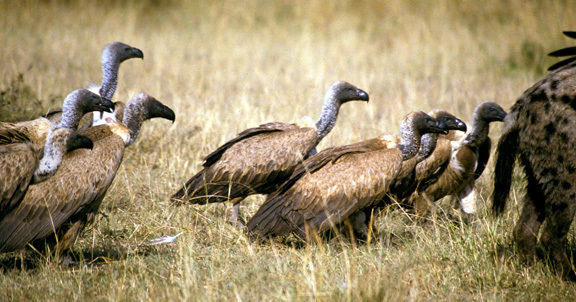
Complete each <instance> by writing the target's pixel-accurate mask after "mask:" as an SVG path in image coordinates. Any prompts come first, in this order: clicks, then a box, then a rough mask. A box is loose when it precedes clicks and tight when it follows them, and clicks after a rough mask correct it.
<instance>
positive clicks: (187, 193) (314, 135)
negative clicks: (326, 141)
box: [171, 82, 368, 223]
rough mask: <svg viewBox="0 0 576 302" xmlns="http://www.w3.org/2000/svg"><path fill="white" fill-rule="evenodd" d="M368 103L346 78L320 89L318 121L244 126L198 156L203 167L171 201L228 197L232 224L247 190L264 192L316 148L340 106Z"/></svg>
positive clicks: (210, 200) (253, 192)
mask: <svg viewBox="0 0 576 302" xmlns="http://www.w3.org/2000/svg"><path fill="white" fill-rule="evenodd" d="M349 101H368V94H367V93H366V92H364V91H362V90H361V89H358V88H357V87H355V86H353V85H351V84H349V83H346V82H335V83H333V84H332V86H331V87H330V89H328V91H327V92H326V95H325V98H324V105H323V108H322V114H321V117H320V119H319V120H318V121H317V122H316V123H314V121H306V120H305V121H304V122H302V123H299V124H285V123H268V124H264V125H260V126H259V127H255V128H250V129H247V130H244V131H243V132H241V133H240V134H238V136H237V137H236V138H234V139H232V140H230V141H228V142H226V143H225V144H224V145H222V146H220V147H219V148H218V149H216V150H215V151H214V152H212V153H211V154H209V155H208V156H207V157H206V158H205V159H204V164H203V169H202V170H201V171H200V172H198V173H197V174H196V175H194V176H193V177H192V178H190V179H189V180H188V181H187V182H186V184H185V185H184V187H182V188H181V189H180V190H179V191H178V192H176V193H175V194H174V195H172V197H171V200H172V201H173V202H174V203H176V204H181V203H185V202H190V203H193V204H205V203H213V202H225V201H228V200H230V201H231V202H232V204H233V205H234V209H233V213H232V217H231V219H230V220H231V221H232V222H233V223H236V222H237V218H238V209H239V203H240V201H242V200H243V199H244V198H246V197H247V196H249V195H252V194H269V193H271V192H273V191H274V190H275V189H277V188H278V186H279V185H280V184H282V183H283V182H284V181H285V180H286V179H287V178H288V177H289V176H290V174H292V172H293V171H294V167H296V165H298V164H299V163H301V162H302V161H303V160H304V159H306V158H307V157H308V156H310V155H311V154H314V153H315V152H316V150H315V148H316V145H317V144H318V143H319V142H320V141H321V140H322V138H324V136H326V135H327V134H328V133H329V132H330V131H331V130H332V128H333V127H334V125H335V123H336V118H337V116H338V112H339V109H340V106H341V105H342V104H343V103H346V102H349Z"/></svg>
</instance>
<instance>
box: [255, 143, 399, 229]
mask: <svg viewBox="0 0 576 302" xmlns="http://www.w3.org/2000/svg"><path fill="white" fill-rule="evenodd" d="M386 138H387V137H381V139H371V140H367V141H364V142H360V143H356V144H353V145H349V146H342V147H335V148H329V149H326V150H324V151H322V152H320V153H318V154H317V155H315V156H313V157H311V158H310V159H308V160H306V161H305V162H304V164H303V165H301V166H300V167H299V168H298V169H297V170H296V171H295V172H294V174H293V176H292V177H291V179H290V180H289V181H288V182H287V183H285V184H284V185H283V186H282V187H281V188H280V189H279V190H278V191H276V192H274V193H273V194H271V195H270V196H269V197H268V198H267V200H266V202H265V203H264V204H263V205H262V206H261V207H260V209H259V210H258V212H257V213H256V214H255V215H254V216H253V217H252V219H251V220H250V221H249V222H248V229H249V231H250V232H253V233H255V234H258V236H261V237H268V236H277V235H284V234H288V233H290V232H296V233H298V234H299V235H300V236H304V235H305V232H306V228H307V227H308V228H313V229H315V230H318V231H320V232H322V231H324V230H327V229H328V228H329V227H331V226H332V225H333V224H334V223H338V222H341V221H342V220H343V219H345V218H347V217H348V216H350V215H351V214H352V213H354V212H356V211H359V210H360V209H363V208H365V207H368V206H370V205H371V204H372V202H373V201H374V200H379V199H381V198H383V197H384V195H385V194H386V192H387V190H388V188H389V186H390V184H391V182H392V180H393V179H394V177H395V176H396V173H397V172H398V171H399V168H400V166H401V163H402V152H401V151H400V150H399V149H397V148H390V147H391V145H390V142H389V141H388V140H386Z"/></svg>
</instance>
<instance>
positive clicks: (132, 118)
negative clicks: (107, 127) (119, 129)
mask: <svg viewBox="0 0 576 302" xmlns="http://www.w3.org/2000/svg"><path fill="white" fill-rule="evenodd" d="M142 116H143V112H142V110H141V108H140V106H136V105H133V104H128V105H127V106H126V109H124V119H123V120H122V123H123V124H124V125H125V126H126V128H128V130H129V131H130V140H129V141H128V143H126V146H130V145H132V144H133V143H134V142H135V141H136V139H137V138H138V135H140V127H141V126H142V123H143V122H144V118H142Z"/></svg>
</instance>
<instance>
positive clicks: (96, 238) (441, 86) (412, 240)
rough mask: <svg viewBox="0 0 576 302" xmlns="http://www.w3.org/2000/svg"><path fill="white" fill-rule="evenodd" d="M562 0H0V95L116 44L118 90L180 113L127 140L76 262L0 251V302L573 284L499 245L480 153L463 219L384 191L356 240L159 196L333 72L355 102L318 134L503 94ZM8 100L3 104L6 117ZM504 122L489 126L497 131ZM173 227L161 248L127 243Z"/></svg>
mask: <svg viewBox="0 0 576 302" xmlns="http://www.w3.org/2000/svg"><path fill="white" fill-rule="evenodd" d="M573 4H574V3H573V2H572V1H553V2H540V1H496V0H489V1H483V2H473V1H456V0H440V1H331V2H324V1H318V0H312V1H246V2H242V3H239V2H237V1H220V2H218V3H215V4H213V3H212V1H192V2H190V3H188V2H184V1H182V2H181V1H176V0H171V1H162V0H157V1H141V2H139V1H104V2H101V3H100V4H97V3H96V2H95V1H85V0H77V1H42V2H40V3H38V2H36V1H21V2H15V3H13V1H3V2H0V33H1V37H2V38H1V39H2V43H3V48H2V51H0V63H1V66H3V68H2V70H1V72H0V91H15V90H14V87H20V89H21V90H18V91H25V93H20V94H18V93H13V94H12V95H13V99H11V100H12V101H11V104H14V102H15V101H14V98H15V100H19V101H20V102H21V104H22V108H31V109H34V110H37V109H38V108H39V107H41V110H40V111H47V110H49V109H51V108H53V107H55V106H58V107H59V106H60V105H61V104H60V103H58V102H55V101H54V100H63V98H64V97H65V96H66V95H67V94H68V93H69V92H71V91H72V90H75V89H78V88H82V87H86V86H88V83H89V81H91V82H94V83H99V82H100V81H101V71H100V55H101V52H102V50H103V48H104V46H105V45H106V44H108V43H110V42H113V41H122V42H125V43H128V44H130V45H132V46H135V47H138V48H140V49H142V50H143V51H144V60H143V61H141V60H129V61H127V62H125V63H123V65H122V68H121V70H120V82H119V86H118V90H117V92H116V95H115V96H114V101H118V100H123V101H126V100H128V99H129V98H130V97H131V96H133V95H134V94H136V93H138V92H141V91H143V92H147V93H149V94H151V95H153V96H155V97H157V98H158V99H159V100H161V101H162V102H164V103H165V104H167V105H168V106H170V107H172V108H173V109H174V110H175V112H176V115H177V117H176V122H175V123H174V124H170V123H169V122H167V121H164V120H153V121H150V122H148V123H146V124H145V125H144V129H143V131H142V133H141V137H140V138H139V139H138V141H137V142H136V144H135V145H133V146H131V147H130V148H128V149H127V151H126V154H125V157H124V162H123V164H122V166H121V167H120V169H119V171H118V174H117V176H116V180H115V182H114V183H113V185H112V187H111V188H110V190H109V192H108V194H107V197H106V198H105V200H104V203H103V205H102V208H101V215H99V216H98V218H97V222H96V223H95V225H93V226H92V227H91V228H89V229H88V230H87V231H86V232H85V234H84V235H83V236H82V238H81V240H80V241H79V242H78V243H77V244H76V246H75V248H74V256H75V257H76V258H77V260H78V261H77V262H76V263H75V264H74V265H72V266H69V267H64V266H60V265H58V261H57V260H56V259H51V258H44V257H39V256H36V255H34V253H32V252H27V253H19V252H16V253H9V254H5V255H1V256H0V263H1V266H0V270H1V271H2V272H1V277H0V287H1V288H3V291H2V292H1V293H0V300H49V301H62V300H97V301H99V300H121V301H142V300H153V301H181V300H187V301H222V300H242V301H311V300H318V301H342V300H345V301H373V300H388V301H398V300H408V301H422V300H445V301H470V300H520V301H524V300H529V301H559V300H566V299H571V298H572V297H574V296H575V295H576V288H575V286H574V285H573V284H571V283H565V282H561V281H560V280H559V279H558V278H557V277H556V276H555V275H554V274H553V273H551V272H550V269H549V268H548V267H547V266H546V265H545V264H544V263H538V264H537V265H535V266H532V267H526V266H524V265H522V264H520V263H519V260H518V257H517V254H516V251H515V249H514V247H513V245H511V243H512V239H511V230H512V228H513V226H514V221H515V220H516V218H517V213H518V204H517V200H520V199H521V195H522V194H523V190H522V183H521V181H520V177H519V175H515V177H516V178H517V179H516V180H515V182H514V187H513V194H514V196H513V199H512V200H511V201H510V206H509V208H508V210H507V211H506V213H505V214H504V216H503V217H502V218H494V217H492V216H491V215H490V214H489V212H488V210H487V208H488V207H489V204H488V201H487V199H488V196H489V194H490V192H491V190H492V189H491V181H490V180H491V176H492V167H491V166H490V167H489V169H487V171H486V172H485V174H484V175H483V176H482V177H481V178H480V180H479V183H478V187H479V190H480V195H479V196H480V199H479V201H478V203H479V214H478V215H477V217H476V218H475V219H474V220H473V221H472V222H471V223H470V224H468V225H467V224H462V223H460V221H459V219H458V218H457V216H456V218H454V215H453V213H452V211H453V210H452V207H451V205H450V203H449V202H447V201H444V202H442V203H440V205H439V206H440V209H441V211H439V214H438V216H437V217H436V218H435V219H434V220H433V223H432V224H430V225H428V226H422V225H420V224H417V223H414V222H412V221H411V220H410V219H409V218H408V217H407V216H406V215H405V214H404V213H403V212H402V211H401V210H400V209H398V208H396V207H391V209H389V210H388V211H386V212H384V213H382V215H381V216H380V218H379V219H378V220H377V221H376V227H377V230H378V231H379V234H378V236H377V238H376V240H373V241H372V242H370V244H366V245H356V244H351V243H349V242H348V241H346V240H340V239H338V238H337V239H333V240H331V241H328V242H317V243H312V244H310V245H301V244H297V242H295V241H293V240H290V239H288V240H286V242H288V244H284V243H283V242H280V241H279V242H275V243H271V244H255V243H251V242H249V241H248V240H247V238H246V237H245V236H244V235H243V233H242V232H241V231H239V230H237V229H236V228H234V227H233V226H231V225H229V224H228V223H226V222H225V219H224V215H226V212H227V211H228V209H227V208H226V205H209V206H184V207H178V208H174V207H172V206H170V204H169V203H168V197H169V196H170V195H171V194H172V193H173V192H175V190H177V189H178V188H179V187H180V186H181V185H182V184H183V182H184V181H186V180H187V179H188V178H189V177H190V176H192V175H193V174H194V173H195V172H196V171H198V169H199V167H200V166H201V163H202V161H201V160H202V158H203V157H204V156H206V155H207V154H208V153H210V152H211V151H212V150H214V149H215V148H216V147H218V146H219V145H220V144H222V143H223V142H225V141H227V140H228V139H230V138H232V137H233V136H234V135H235V134H236V133H238V132H240V131H242V130H244V129H246V128H248V127H251V126H255V125H258V124H261V123H265V122H270V121H286V122H295V121H297V120H299V119H300V118H301V117H302V116H305V115H308V116H311V117H312V118H317V117H318V115H319V113H320V107H321V102H322V98H323V95H324V92H325V90H326V89H327V88H328V87H329V85H330V84H331V83H332V82H333V81H336V80H346V81H349V82H351V83H353V84H355V85H357V86H358V87H360V88H362V89H364V90H365V91H367V92H368V93H369V94H370V102H369V103H368V104H365V103H361V104H360V103H350V104H346V105H344V106H343V108H342V110H341V112H340V116H339V120H338V123H337V125H336V127H335V129H334V130H333V131H332V133H330V134H329V135H328V136H327V137H326V138H325V139H324V140H323V141H322V143H321V144H320V146H319V149H324V148H326V147H329V146H335V145H342V144H348V143H352V142H357V141H359V140H362V139H367V138H371V137H374V136H376V135H379V134H381V133H383V132H393V133H398V126H399V121H400V120H401V119H402V117H403V116H404V115H405V114H406V113H408V112H409V111H412V110H423V111H429V110H431V109H433V108H444V109H447V110H449V111H451V112H452V113H454V114H455V115H457V116H459V117H461V118H462V119H464V120H470V119H471V115H472V110H473V108H474V107H475V106H476V105H477V104H478V103H480V102H481V101H484V100H493V101H496V102H498V103H499V104H501V105H502V106H503V107H504V108H509V107H510V106H511V104H512V103H513V102H514V101H515V99H516V98H517V97H518V96H520V95H521V93H522V92H523V91H524V90H525V89H527V88H528V87H530V86H531V85H532V84H533V83H534V82H535V81H537V80H538V79H539V78H541V77H543V76H544V75H545V69H546V68H547V67H548V66H549V65H551V64H552V63H554V62H555V60H554V59H551V58H547V57H546V54H547V53H548V52H550V51H552V50H555V49H558V48H560V47H565V46H571V45H573V41H570V40H569V39H567V38H565V37H563V36H562V33H561V31H562V30H573V29H574V28H576V17H575V16H574V14H570V13H569V12H572V10H573V6H574V5H573ZM99 5H100V6H99ZM21 74H22V75H23V77H22V80H21V81H20V82H18V79H20V78H19V76H20V75H21ZM18 85H19V86H18ZM38 100H41V104H40V105H39V104H38V103H37V101H38ZM7 108H8V107H5V106H2V107H0V111H2V112H1V113H2V115H0V116H3V117H4V116H8V117H14V115H11V114H9V113H10V111H8V109H7ZM19 112H20V111H19ZM21 114H22V117H24V116H25V115H28V116H26V117H28V118H32V117H34V116H35V115H34V114H37V112H36V111H34V112H33V111H30V110H23V111H21ZM500 128H501V126H500V125H494V126H492V129H491V130H492V131H491V134H492V135H491V136H492V138H493V139H497V137H498V133H499V131H500ZM262 201H263V198H262V197H261V196H255V197H250V198H248V199H247V200H246V201H245V202H244V203H243V207H242V208H241V211H242V213H243V214H244V215H245V216H248V217H249V216H251V215H252V214H253V213H254V212H255V211H256V210H257V208H258V205H259V204H260V203H261V202H262ZM178 232H183V235H182V236H180V237H179V238H178V239H177V240H176V243H175V244H173V245H169V246H161V247H155V248H145V247H142V246H141V245H142V244H143V243H146V242H147V241H148V240H150V239H153V238H156V237H160V236H163V235H174V234H176V233H178ZM574 234H575V233H574V231H571V232H570V234H569V244H570V249H571V250H572V251H575V250H576V241H575V240H574ZM291 243H294V244H291Z"/></svg>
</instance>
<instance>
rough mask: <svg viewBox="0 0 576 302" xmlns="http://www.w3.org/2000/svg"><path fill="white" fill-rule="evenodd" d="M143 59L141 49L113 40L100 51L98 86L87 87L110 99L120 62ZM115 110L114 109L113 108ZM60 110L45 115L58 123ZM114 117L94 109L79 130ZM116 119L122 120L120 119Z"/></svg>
mask: <svg viewBox="0 0 576 302" xmlns="http://www.w3.org/2000/svg"><path fill="white" fill-rule="evenodd" d="M133 58H141V59H144V53H143V52H142V50H140V49H138V48H135V47H132V46H129V45H126V44H124V43H122V42H113V43H110V44H108V45H106V47H105V48H104V51H103V52H102V84H101V85H100V86H94V87H90V88H89V89H90V90H91V91H92V92H94V93H96V94H99V95H101V96H102V97H104V98H106V99H109V100H112V97H113V96H114V92H116V87H117V86H118V71H119V69H120V64H121V63H122V62H124V61H126V60H128V59H133ZM115 110H116V109H115ZM61 114H62V110H61V109H56V110H53V111H51V112H49V113H47V114H46V115H45V117H46V118H48V119H49V120H50V121H52V122H53V123H59V122H60V118H61ZM106 117H108V118H114V115H111V114H108V113H102V112H100V111H95V112H94V113H93V114H87V115H85V116H84V118H82V121H81V123H80V126H79V128H78V129H79V130H82V129H86V128H88V127H90V126H92V125H97V124H102V123H104V121H103V120H105V119H106ZM118 121H122V120H121V119H120V120H118Z"/></svg>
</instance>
